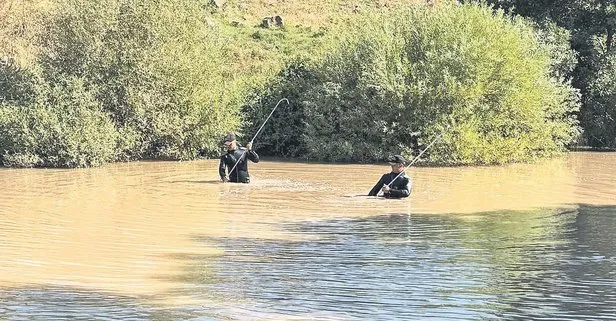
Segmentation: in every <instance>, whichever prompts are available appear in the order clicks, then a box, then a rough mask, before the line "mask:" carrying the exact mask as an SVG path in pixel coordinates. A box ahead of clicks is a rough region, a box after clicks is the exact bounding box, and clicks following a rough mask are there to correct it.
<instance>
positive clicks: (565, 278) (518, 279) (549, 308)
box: [195, 206, 616, 320]
mask: <svg viewBox="0 0 616 321" xmlns="http://www.w3.org/2000/svg"><path fill="white" fill-rule="evenodd" d="M591 222H593V223H591ZM615 227H616V207H605V208H602V207H598V208H596V207H588V206H581V207H580V208H579V209H578V210H564V211H553V210H552V211H548V210H537V211H528V212H492V213H481V214H477V215H473V216H472V217H471V218H467V217H465V215H459V214H458V215H437V216H432V215H417V216H415V215H408V214H398V215H388V216H377V217H368V218H361V219H335V220H329V221H325V222H316V223H301V224H291V225H288V226H287V228H289V229H292V230H294V231H296V232H298V233H302V234H304V233H305V234H308V235H310V236H313V235H318V239H316V240H311V241H296V242H281V241H276V240H262V239H254V238H250V237H246V238H222V239H209V238H206V239H204V240H202V241H203V242H205V243H208V244H212V243H217V244H220V245H221V246H223V247H224V248H225V249H226V252H227V255H225V256H223V257H219V258H217V259H216V261H215V262H216V268H215V273H216V274H217V275H218V276H219V278H220V281H219V282H217V283H215V284H205V285H204V289H206V290H207V292H209V293H213V295H215V296H221V297H228V298H234V299H235V300H240V299H250V302H251V304H250V307H246V310H248V311H250V312H249V313H248V314H247V315H242V316H240V318H239V319H244V318H245V317H248V316H249V315H250V314H252V313H265V312H269V313H271V312H275V313H276V314H278V315H288V316H293V315H297V314H298V313H311V312H314V311H321V312H323V311H327V312H328V313H330V315H331V316H332V317H335V318H337V319H357V320H362V319H364V320H365V319H370V320H388V319H392V318H402V319H413V318H417V317H439V318H451V319H461V320H479V319H486V318H487V319H506V320H511V319H516V318H519V319H525V320H526V319H546V318H551V319H553V320H567V319H577V320H585V319H605V320H614V319H616V265H615V263H616V249H615V248H614V244H616V243H615V241H616V237H614V236H613V235H614V234H613V233H612V232H613V229H614V228H615ZM582 235H586V237H582ZM592 235H596V236H598V237H596V238H595V237H592ZM195 268H197V269H198V268H199V267H198V266H195Z"/></svg>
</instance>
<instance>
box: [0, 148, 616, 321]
mask: <svg viewBox="0 0 616 321" xmlns="http://www.w3.org/2000/svg"><path fill="white" fill-rule="evenodd" d="M251 165H252V166H251V174H252V180H253V183H251V184H249V185H244V184H239V185H238V184H221V183H219V182H218V180H217V162H216V161H197V162H188V163H173V162H138V163H129V164H115V165H109V166H105V167H102V168H95V169H79V170H51V169H34V170H30V169H27V170H17V169H2V170H0V185H1V186H3V187H4V188H3V193H2V194H1V195H0V204H2V205H1V206H0V258H2V260H1V261H0V319H8V320H79V319H81V320H92V319H99V320H169V319H173V320H296V319H299V320H367V319H370V320H392V319H418V318H428V317H435V318H439V319H456V320H486V319H489V320H499V319H500V320H512V319H518V320H528V319H542V320H590V319H593V320H602V319H605V320H613V319H616V308H614V306H616V284H615V283H616V281H615V280H616V250H615V248H616V247H615V246H616V237H615V236H614V235H616V234H615V233H616V154H613V153H572V154H569V155H567V156H565V157H563V158H560V159H554V160H549V161H544V162H541V163H538V164H517V165H509V166H502V167H457V168H413V169H411V170H410V172H409V173H410V175H411V176H412V177H413V180H414V183H413V194H412V197H411V198H408V199H404V200H385V199H377V198H371V197H359V196H355V195H358V194H366V193H367V192H368V191H369V190H370V188H371V187H372V185H373V184H374V183H375V182H376V181H377V180H378V178H379V177H380V175H381V174H382V173H384V172H385V171H387V169H388V166H387V165H383V166H378V165H326V164H306V163H294V162H274V161H262V162H261V163H259V164H251Z"/></svg>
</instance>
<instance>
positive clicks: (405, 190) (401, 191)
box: [389, 177, 411, 197]
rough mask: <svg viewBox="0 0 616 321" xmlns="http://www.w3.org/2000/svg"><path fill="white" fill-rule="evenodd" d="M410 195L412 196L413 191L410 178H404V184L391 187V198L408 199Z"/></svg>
mask: <svg viewBox="0 0 616 321" xmlns="http://www.w3.org/2000/svg"><path fill="white" fill-rule="evenodd" d="M392 185H393V184H392ZM409 195H411V189H410V188H409V178H408V177H403V178H402V184H400V185H396V186H391V188H390V190H389V196H390V197H408V196H409Z"/></svg>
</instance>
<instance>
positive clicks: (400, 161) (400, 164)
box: [368, 155, 411, 198]
mask: <svg viewBox="0 0 616 321" xmlns="http://www.w3.org/2000/svg"><path fill="white" fill-rule="evenodd" d="M387 161H388V162H389V165H391V173H387V174H384V175H383V176H381V179H380V180H379V181H378V182H377V183H376V185H374V187H373V188H372V190H370V193H368V196H377V195H378V194H379V191H383V196H385V197H386V198H403V197H408V196H409V195H411V188H410V186H411V179H410V178H409V177H408V176H406V174H404V173H402V174H401V175H400V176H398V174H400V172H402V171H403V170H404V163H405V162H406V160H405V159H404V157H402V156H400V155H394V156H391V157H389V158H388V159H387ZM396 176H398V178H396ZM394 178H396V180H395V181H393V182H392V180H393V179H394ZM390 182H391V184H390ZM387 184H389V186H388V185H387Z"/></svg>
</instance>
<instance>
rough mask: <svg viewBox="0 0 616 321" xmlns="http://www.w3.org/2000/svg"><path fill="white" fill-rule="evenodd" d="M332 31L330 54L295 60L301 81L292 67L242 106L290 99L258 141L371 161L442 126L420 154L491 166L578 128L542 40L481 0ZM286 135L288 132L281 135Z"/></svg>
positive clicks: (550, 147)
mask: <svg viewBox="0 0 616 321" xmlns="http://www.w3.org/2000/svg"><path fill="white" fill-rule="evenodd" d="M333 34H334V35H335V37H332V39H331V43H330V46H332V47H331V50H330V53H329V54H327V55H326V56H325V58H324V59H316V60H314V61H312V62H309V63H305V64H304V65H305V66H306V67H305V69H306V70H303V71H302V74H303V75H309V77H307V78H306V79H303V80H301V81H299V80H298V78H297V77H292V76H291V77H289V75H293V68H289V69H288V72H286V73H281V74H280V80H279V81H278V82H277V83H276V85H274V86H272V88H270V89H269V90H268V91H266V93H265V94H264V95H265V97H262V98H260V99H259V100H256V101H255V102H253V103H252V104H251V105H250V106H248V107H246V110H256V109H259V108H263V109H270V108H271V106H269V105H270V104H271V102H272V101H274V100H275V98H280V95H283V94H290V95H291V96H292V97H288V98H290V100H292V104H294V107H293V109H292V110H293V113H292V114H288V115H287V117H289V116H291V115H294V116H293V117H294V118H292V119H289V118H284V117H283V116H279V118H276V119H274V122H276V124H272V125H271V127H272V129H270V130H275V131H276V132H272V133H270V134H268V135H267V136H264V137H263V138H262V140H263V141H262V143H263V144H264V145H270V146H279V145H280V144H281V143H282V144H292V145H294V146H297V147H298V148H297V149H296V150H295V152H294V153H290V155H294V156H298V154H299V156H302V157H305V158H308V159H314V160H327V161H361V162H369V161H375V160H379V159H383V158H384V157H385V156H387V154H392V153H400V152H402V153H403V154H406V155H407V156H411V155H410V154H412V152H413V151H412V150H413V149H414V148H415V149H417V147H418V146H422V145H423V146H425V145H427V144H428V143H429V142H430V141H431V140H432V139H434V138H435V137H436V136H437V135H439V134H441V133H443V139H442V140H441V141H440V142H439V143H438V144H437V145H435V147H434V148H433V149H432V150H431V153H430V155H429V161H431V162H438V163H445V164H497V163H506V162H513V161H525V160H531V159H534V158H537V157H542V156H549V155H553V154H554V153H557V152H560V151H562V150H564V147H565V145H566V144H567V143H569V142H570V141H571V140H572V139H573V137H574V136H575V135H576V134H577V132H578V128H577V123H576V121H575V119H574V117H573V116H572V113H573V112H575V111H576V109H577V108H578V106H579V102H578V98H577V95H576V92H575V90H573V89H572V88H571V87H570V86H569V85H568V83H566V82H564V81H563V80H562V79H557V78H555V77H552V76H551V75H552V74H553V72H554V68H552V66H554V65H556V64H555V63H554V62H553V61H551V60H550V50H549V47H548V46H547V45H543V44H541V43H540V42H539V41H538V35H537V33H536V31H535V30H534V29H533V28H532V27H531V26H530V25H529V23H527V22H525V21H524V20H522V19H511V18H509V17H507V16H505V15H504V14H503V13H502V12H497V13H493V10H492V9H491V8H490V7H487V6H484V5H478V4H468V5H455V4H445V5H442V6H439V7H434V8H431V7H427V6H411V7H409V8H407V9H405V10H396V11H391V12H388V13H387V14H379V15H376V14H375V15H368V16H366V17H365V18H364V19H360V20H355V21H352V22H350V26H349V25H346V26H344V27H343V28H341V30H338V31H337V32H334V33H333ZM270 97H272V98H270ZM273 97H275V98H274V99H273ZM260 102H261V103H263V102H267V106H266V104H262V105H261V104H260ZM264 113H265V112H262V113H254V115H255V117H254V118H253V119H252V123H253V124H254V125H256V124H258V123H259V120H258V119H260V118H261V117H262V115H263V114H264ZM254 125H253V126H254ZM447 125H449V126H451V127H450V129H449V130H446V131H445V128H446V126H447ZM283 133H292V134H291V135H292V139H286V140H284V139H283V140H280V137H283V135H284V134H283ZM291 150H293V148H292V147H291V146H289V145H286V146H280V147H277V148H275V149H273V151H275V152H276V151H291ZM415 152H416V150H415Z"/></svg>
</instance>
